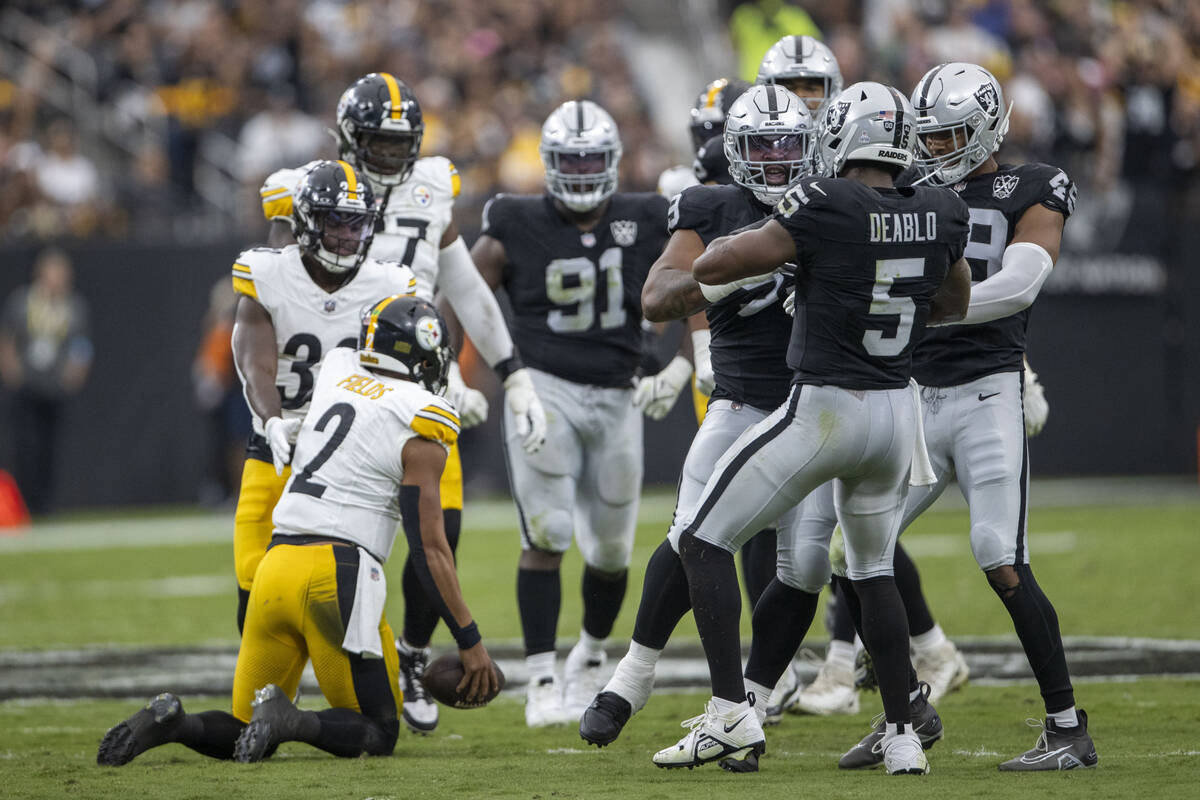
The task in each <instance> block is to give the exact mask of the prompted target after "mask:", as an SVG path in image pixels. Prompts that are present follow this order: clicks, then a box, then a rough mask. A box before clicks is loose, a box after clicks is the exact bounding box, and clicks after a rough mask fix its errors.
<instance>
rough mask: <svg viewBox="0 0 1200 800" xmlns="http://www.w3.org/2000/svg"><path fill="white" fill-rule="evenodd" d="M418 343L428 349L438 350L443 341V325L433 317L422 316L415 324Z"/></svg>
mask: <svg viewBox="0 0 1200 800" xmlns="http://www.w3.org/2000/svg"><path fill="white" fill-rule="evenodd" d="M414 327H415V328H416V332H417V344H419V345H421V347H423V348H424V349H426V350H437V349H438V346H439V345H441V343H442V326H441V325H439V324H438V321H437V320H436V319H434V318H433V317H421V318H420V319H419V320H417V324H416V325H415V326H414Z"/></svg>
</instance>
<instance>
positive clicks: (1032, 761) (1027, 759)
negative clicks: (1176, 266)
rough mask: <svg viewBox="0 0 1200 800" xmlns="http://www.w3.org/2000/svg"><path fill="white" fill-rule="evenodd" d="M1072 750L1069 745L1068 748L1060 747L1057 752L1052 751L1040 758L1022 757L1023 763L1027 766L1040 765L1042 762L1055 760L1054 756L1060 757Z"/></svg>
mask: <svg viewBox="0 0 1200 800" xmlns="http://www.w3.org/2000/svg"><path fill="white" fill-rule="evenodd" d="M1070 749H1071V746H1070V745H1067V746H1066V747H1060V748H1058V749H1057V750H1051V751H1050V752H1049V753H1042V754H1041V755H1040V756H1034V757H1033V758H1030V757H1029V756H1021V761H1022V762H1024V763H1026V764H1039V763H1041V762H1042V761H1045V760H1047V759H1050V758H1053V757H1054V756H1056V755H1058V754H1059V753H1061V752H1063V751H1064V750H1070Z"/></svg>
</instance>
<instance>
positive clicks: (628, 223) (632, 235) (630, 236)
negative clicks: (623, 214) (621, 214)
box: [608, 219, 637, 247]
mask: <svg viewBox="0 0 1200 800" xmlns="http://www.w3.org/2000/svg"><path fill="white" fill-rule="evenodd" d="M608 229H609V230H610V231H612V237H613V239H614V240H615V241H616V243H617V244H619V245H620V246H621V247H629V246H630V245H631V244H633V243H634V242H636V241H637V223H636V222H634V221H633V220H631V219H616V220H613V221H612V223H610V224H609V226H608Z"/></svg>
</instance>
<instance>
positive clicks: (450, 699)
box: [423, 653, 504, 708]
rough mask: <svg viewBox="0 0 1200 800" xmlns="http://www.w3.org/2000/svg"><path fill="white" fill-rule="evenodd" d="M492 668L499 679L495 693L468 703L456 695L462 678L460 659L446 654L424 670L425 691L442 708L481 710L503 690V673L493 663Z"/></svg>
mask: <svg viewBox="0 0 1200 800" xmlns="http://www.w3.org/2000/svg"><path fill="white" fill-rule="evenodd" d="M492 666H493V667H495V668H496V676H497V677H498V678H499V679H500V686H499V688H497V689H496V691H495V692H493V693H492V694H489V695H487V696H485V697H484V698H483V700H475V701H472V702H468V701H467V699H466V697H464V696H463V695H460V694H459V693H458V689H457V688H456V687H457V686H458V683H459V681H461V680H462V678H463V674H464V673H463V664H462V659H460V658H459V657H458V653H447V654H446V655H444V656H438V657H437V658H435V659H434V660H433V661H431V662H429V666H428V667H426V668H425V679H424V681H423V683H424V684H425V689H426V691H428V692H429V694H430V695H431V696H432V697H433V699H434V700H437V701H438V702H439V703H441V704H442V705H444V706H450V707H451V708H483V707H484V706H485V705H487V704H488V703H490V702H491V701H492V700H494V699H496V695H498V694H500V690H501V689H503V688H504V672H503V671H501V669H500V665H499V664H497V663H496V662H495V661H493V662H492Z"/></svg>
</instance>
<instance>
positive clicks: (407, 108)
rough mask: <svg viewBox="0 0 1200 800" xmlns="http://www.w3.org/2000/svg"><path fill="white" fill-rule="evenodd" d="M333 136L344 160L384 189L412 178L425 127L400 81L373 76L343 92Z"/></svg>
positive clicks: (409, 92) (410, 94)
mask: <svg viewBox="0 0 1200 800" xmlns="http://www.w3.org/2000/svg"><path fill="white" fill-rule="evenodd" d="M336 133H337V139H338V149H339V150H340V151H341V155H342V158H344V159H345V160H346V161H349V162H350V163H351V164H353V165H354V166H356V167H357V168H358V169H359V170H361V171H362V173H363V174H364V175H366V176H367V178H368V179H369V180H370V181H371V182H372V183H373V184H375V186H376V189H377V190H382V188H383V187H385V186H396V185H398V184H401V183H403V182H404V181H405V180H406V179H407V178H408V176H409V175H410V174H411V173H412V169H413V165H414V164H416V163H417V156H418V154H419V153H420V151H421V137H422V136H423V135H424V133H425V122H424V120H423V119H422V117H421V105H420V104H419V103H418V102H417V96H416V95H415V94H413V91H412V89H410V88H409V87H408V85H407V84H406V83H404V81H401V80H397V79H396V78H394V77H392V76H391V75H389V74H388V73H386V72H372V73H371V74H370V75H366V76H364V77H362V78H359V79H358V80H357V81H355V82H354V83H353V84H352V85H351V86H350V88H348V89H347V90H346V91H345V92H343V93H342V98H341V100H339V101H338V106H337V131H336Z"/></svg>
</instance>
